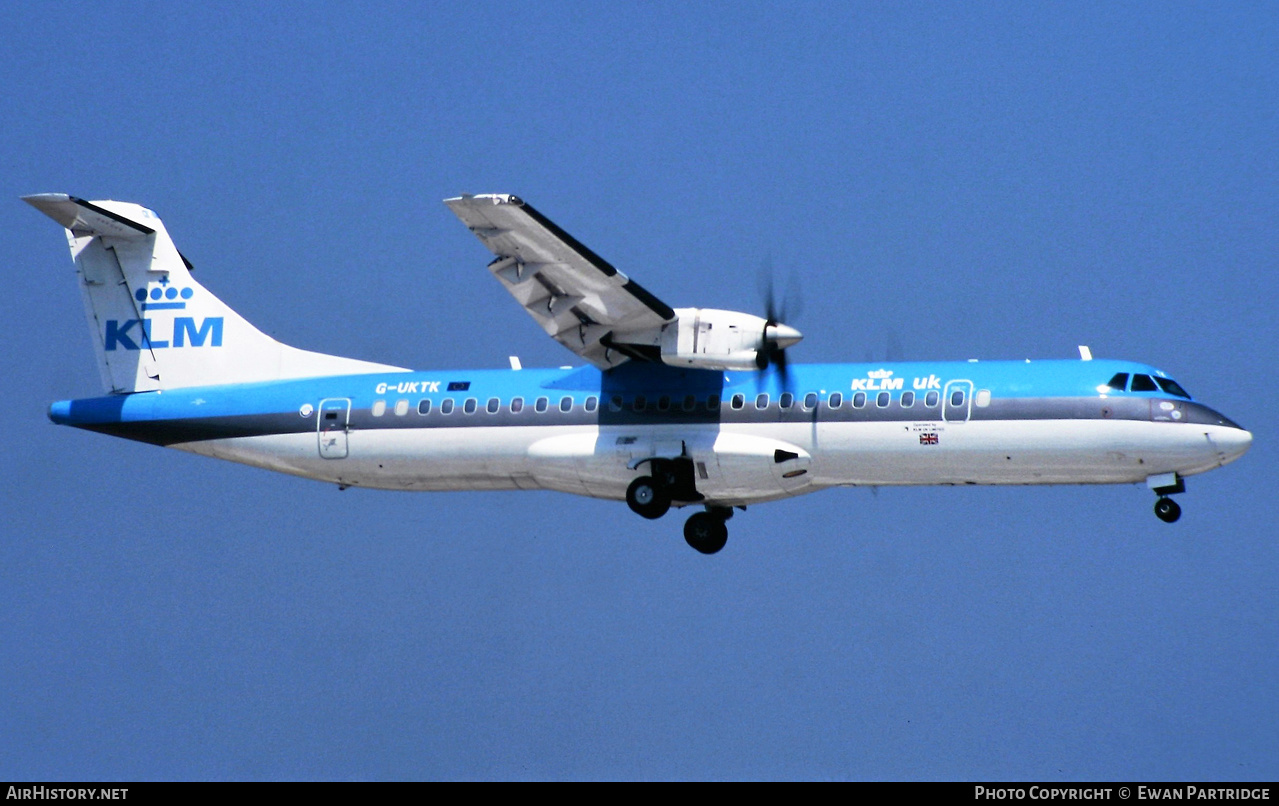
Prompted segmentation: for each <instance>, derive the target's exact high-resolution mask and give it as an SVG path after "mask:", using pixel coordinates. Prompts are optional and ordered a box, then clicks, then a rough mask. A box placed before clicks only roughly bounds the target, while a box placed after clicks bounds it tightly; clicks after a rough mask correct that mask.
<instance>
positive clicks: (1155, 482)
mask: <svg viewBox="0 0 1279 806" xmlns="http://www.w3.org/2000/svg"><path fill="white" fill-rule="evenodd" d="M1146 486H1147V487H1149V488H1150V489H1151V490H1154V492H1155V495H1157V496H1159V498H1157V499H1156V500H1155V517H1157V518H1159V520H1161V521H1163V522H1164V523H1176V522H1177V519H1178V518H1180V517H1181V507H1180V506H1179V505H1178V504H1177V502H1176V501H1174V500H1172V499H1171V498H1169V497H1168V496H1170V495H1174V494H1176V493H1184V492H1185V491H1186V482H1185V481H1184V480H1183V479H1182V478H1181V476H1180V475H1178V474H1176V473H1163V474H1161V475H1158V476H1151V477H1150V478H1148V479H1146Z"/></svg>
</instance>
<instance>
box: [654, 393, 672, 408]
mask: <svg viewBox="0 0 1279 806" xmlns="http://www.w3.org/2000/svg"><path fill="white" fill-rule="evenodd" d="M670 408H671V396H670V395H662V396H661V397H659V398H658V399H657V410H658V411H669V410H670Z"/></svg>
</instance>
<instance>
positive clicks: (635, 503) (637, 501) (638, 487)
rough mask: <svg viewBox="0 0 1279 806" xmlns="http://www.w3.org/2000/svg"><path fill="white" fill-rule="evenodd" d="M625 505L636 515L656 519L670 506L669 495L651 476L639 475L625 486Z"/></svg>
mask: <svg viewBox="0 0 1279 806" xmlns="http://www.w3.org/2000/svg"><path fill="white" fill-rule="evenodd" d="M626 505H627V506H629V507H630V508H631V511H632V512H634V513H635V514H636V515H641V516H643V517H645V518H648V519H649V520H657V519H658V518H660V517H662V516H663V515H665V514H666V511H667V510H668V509H670V508H671V496H670V494H669V493H667V492H666V488H665V487H663V486H662V485H660V484H658V483H657V482H656V481H654V480H653V477H652V476H640V477H639V478H637V479H635V481H632V482H631V486H629V487H627V488H626Z"/></svg>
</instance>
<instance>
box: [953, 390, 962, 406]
mask: <svg viewBox="0 0 1279 806" xmlns="http://www.w3.org/2000/svg"><path fill="white" fill-rule="evenodd" d="M950 405H952V406H962V405H964V390H963V389H956V390H955V391H953V392H951V393H950Z"/></svg>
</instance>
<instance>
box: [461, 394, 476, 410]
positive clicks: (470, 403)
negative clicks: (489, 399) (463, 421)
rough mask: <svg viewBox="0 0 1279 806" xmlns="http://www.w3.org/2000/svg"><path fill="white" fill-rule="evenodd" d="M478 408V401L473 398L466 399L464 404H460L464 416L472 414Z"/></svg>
mask: <svg viewBox="0 0 1279 806" xmlns="http://www.w3.org/2000/svg"><path fill="white" fill-rule="evenodd" d="M479 407H480V401H478V400H476V399H475V398H473V397H468V398H467V399H466V402H465V403H463V404H462V412H463V413H465V414H474V413H475V410H476V409H478V408H479Z"/></svg>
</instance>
